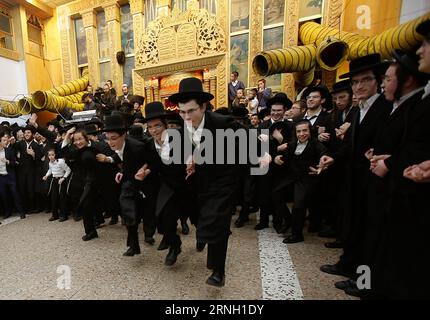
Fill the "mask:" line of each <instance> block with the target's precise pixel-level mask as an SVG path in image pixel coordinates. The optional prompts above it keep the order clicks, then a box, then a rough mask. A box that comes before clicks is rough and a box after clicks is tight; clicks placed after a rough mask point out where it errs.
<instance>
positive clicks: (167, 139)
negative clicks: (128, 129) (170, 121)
mask: <svg viewBox="0 0 430 320" xmlns="http://www.w3.org/2000/svg"><path fill="white" fill-rule="evenodd" d="M163 134H164V139H163V145H161V146H160V145H159V144H158V142H157V140H155V139H154V144H155V148H156V149H157V150H160V149H162V148H163V147H165V146H168V145H169V135H168V134H167V130H165V131H164V132H163Z"/></svg>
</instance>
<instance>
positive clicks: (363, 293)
mask: <svg viewBox="0 0 430 320" xmlns="http://www.w3.org/2000/svg"><path fill="white" fill-rule="evenodd" d="M345 293H346V294H347V295H349V296H353V297H358V298H362V299H365V298H366V297H367V296H370V290H366V289H361V290H360V289H358V288H357V287H355V288H346V289H345Z"/></svg>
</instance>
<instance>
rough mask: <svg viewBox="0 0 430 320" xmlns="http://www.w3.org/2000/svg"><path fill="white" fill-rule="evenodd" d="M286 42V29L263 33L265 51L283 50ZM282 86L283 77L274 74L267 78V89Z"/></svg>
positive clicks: (281, 28)
mask: <svg viewBox="0 0 430 320" xmlns="http://www.w3.org/2000/svg"><path fill="white" fill-rule="evenodd" d="M283 42H284V27H283V26H281V27H276V28H270V29H265V30H264V31H263V50H274V49H280V48H282V44H283ZM280 85H281V75H280V74H274V75H271V76H268V77H266V86H267V87H271V88H273V87H279V86H280Z"/></svg>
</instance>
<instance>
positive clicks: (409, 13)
mask: <svg viewBox="0 0 430 320" xmlns="http://www.w3.org/2000/svg"><path fill="white" fill-rule="evenodd" d="M429 11H430V0H403V1H402V9H401V11H400V23H404V22H406V21H409V20H412V19H415V18H418V17H419V16H421V15H423V14H424V13H426V12H429Z"/></svg>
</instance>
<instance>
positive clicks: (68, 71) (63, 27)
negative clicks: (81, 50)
mask: <svg viewBox="0 0 430 320" xmlns="http://www.w3.org/2000/svg"><path fill="white" fill-rule="evenodd" d="M57 10H58V11H57V17H58V29H59V32H60V33H59V34H60V46H61V62H62V66H63V72H62V74H63V83H64V82H69V81H72V79H75V78H77V76H78V74H77V72H78V66H77V62H76V58H75V57H76V50H74V52H75V57H73V53H72V52H73V50H72V46H74V47H76V41H74V39H73V40H72V39H71V38H72V37H71V34H72V29H73V21H72V20H71V19H70V17H69V9H68V7H66V6H63V7H59V8H58V9H57ZM71 43H72V46H71V45H70V44H71Z"/></svg>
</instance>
